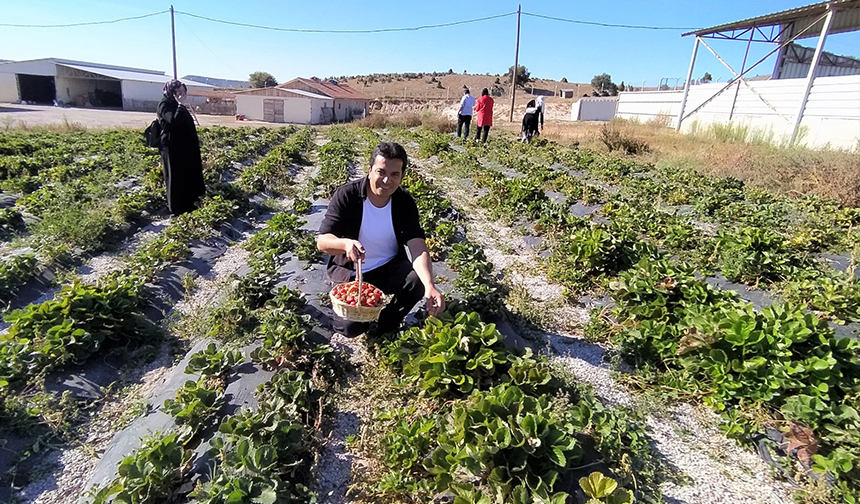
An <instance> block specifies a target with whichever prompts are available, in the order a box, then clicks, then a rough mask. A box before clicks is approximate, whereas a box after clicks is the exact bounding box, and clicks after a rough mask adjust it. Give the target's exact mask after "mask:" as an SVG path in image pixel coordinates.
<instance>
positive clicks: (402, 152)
mask: <svg viewBox="0 0 860 504" xmlns="http://www.w3.org/2000/svg"><path fill="white" fill-rule="evenodd" d="M376 156H382V157H383V158H385V159H389V160H390V159H399V160H401V161H403V171H404V172H406V167H407V166H408V165H409V158H408V157H407V156H406V149H404V148H403V146H402V145H400V144H399V143H397V142H381V143H380V144H379V145H377V146H376V147H375V148H374V149H373V152H371V153H370V166H373V162H374V161H376Z"/></svg>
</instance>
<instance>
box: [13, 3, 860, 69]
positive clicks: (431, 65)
mask: <svg viewBox="0 0 860 504" xmlns="http://www.w3.org/2000/svg"><path fill="white" fill-rule="evenodd" d="M3 3H4V4H5V5H3V6H2V12H3V19H2V22H3V23H20V24H51V23H74V22H82V21H93V20H107V19H114V18H119V17H126V16H135V15H141V14H146V13H149V12H154V11H158V10H161V9H166V8H168V7H169V5H170V4H169V3H167V2H160V1H159V2H152V1H147V2H127V1H119V0H116V1H114V0H76V1H75V2H68V1H61V0H28V1H17V0H3ZM804 3H805V2H804V1H803V0H757V1H755V2H750V1H748V0H721V1H719V2H716V1H709V2H694V1H690V0H687V1H679V0H678V1H670V0H652V1H651V2H642V1H638V0H637V1H629V0H616V1H615V2H593V1H592V2H584V1H577V2H571V1H569V0H568V1H561V0H558V1H555V0H541V1H529V2H526V3H523V11H528V12H534V13H538V14H544V15H549V16H556V17H564V18H573V19H581V20H589V21H598V22H606V23H620V24H639V25H658V26H679V27H688V26H689V27H706V26H713V25H717V24H721V23H725V22H731V21H737V20H740V19H744V18H747V17H752V16H757V15H761V14H766V13H770V12H776V11H779V10H784V9H789V8H793V7H797V6H800V5H802V4H804ZM174 6H175V8H176V9H177V10H182V11H187V12H192V13H195V14H200V15H204V16H208V17H213V18H220V19H228V20H231V21H237V22H244V23H253V24H263V25H269V26H281V27H291V28H320V29H365V28H390V27H403V26H415V25H421V24H434V23H445V22H450V21H457V20H462V19H470V18H476V17H484V16H490V15H494V14H501V13H505V12H511V11H515V10H516V8H517V4H516V3H514V2H499V1H494V2H483V3H474V2H462V1H454V0H434V1H430V2H428V1H424V2H419V1H414V2H403V1H402V0H398V1H395V0H372V1H349V0H323V1H316V2H307V1H302V2H296V1H275V0H265V1H257V2H236V1H229V2H221V1H202V0H176V1H175V2H174ZM477 6H480V8H476V7H477ZM176 31H177V34H176V42H177V52H178V55H177V59H178V66H179V74H180V75H185V74H198V75H207V76H213V77H224V78H239V79H245V78H247V75H248V74H249V73H250V72H252V71H255V70H265V71H268V72H271V73H272V74H274V75H275V76H276V77H277V78H278V79H279V80H281V81H285V80H288V79H291V78H292V77H295V76H297V75H302V76H312V75H315V76H320V77H323V76H329V75H334V76H337V75H354V74H366V73H374V72H410V71H411V72H427V71H447V70H448V69H449V68H453V69H454V70H455V71H457V72H461V71H463V70H467V71H468V72H469V73H491V74H495V73H502V72H504V71H506V69H507V68H509V67H510V66H511V65H512V64H513V50H514V45H515V33H516V18H515V17H513V16H512V17H505V18H501V19H495V20H490V21H485V22H482V23H476V24H469V25H461V26H455V27H448V28H440V29H434V30H426V31H418V32H404V33H384V34H360V35H333V34H325V35H323V34H294V33H279V32H270V31H262V30H255V29H251V28H243V27H236V26H227V25H222V24H215V23H211V22H209V21H205V20H201V19H195V18H189V17H187V16H182V15H177V16H176ZM680 34H681V32H680V31H645V30H629V29H618V28H602V27H594V26H583V25H574V24H569V23H560V22H556V21H550V20H544V19H538V18H533V17H526V16H523V19H522V35H521V45H520V64H523V65H526V66H527V67H528V68H529V70H530V71H531V72H532V75H535V76H539V77H546V78H554V79H560V78H562V77H567V79H568V80H570V81H571V82H588V81H590V80H591V77H593V76H594V75H595V74H599V73H603V72H606V73H609V74H610V75H612V77H613V80H614V81H616V82H620V81H622V80H624V81H626V82H628V83H636V84H639V83H641V82H642V81H647V82H648V85H655V84H656V83H657V81H658V80H659V79H660V78H663V77H671V78H673V79H674V78H676V77H681V78H683V77H684V76H685V75H686V70H687V65H688V64H689V59H690V53H691V50H692V45H693V41H692V39H691V38H690V37H685V38H682V37H681V36H680ZM816 40H817V39H806V40H804V41H802V43H803V44H804V45H810V46H814V44H815V42H816ZM712 47H714V48H715V49H716V50H717V51H718V52H720V53H721V54H722V55H723V56H724V58H725V59H727V61H728V62H729V63H730V64H731V65H732V66H733V67H735V68H736V69H738V68H739V67H740V64H741V61H742V59H743V54H744V50H745V49H746V44H744V43H742V42H726V41H720V42H716V41H715V42H714V43H713V44H712ZM771 48H772V46H770V45H768V44H753V47H752V50H751V52H750V56H749V59H750V63H752V62H754V61H756V60H757V59H759V58H760V57H761V56H764V55H765V54H766V53H767V52H769V51H770V50H771ZM825 49H826V50H828V51H832V52H835V53H837V54H845V55H853V56H860V54H858V52H860V32H854V33H848V34H840V35H835V36H831V37H829V38H828V40H827V45H826V47H825ZM49 56H55V57H61V58H69V59H78V60H84V61H93V62H101V63H113V64H121V65H128V66H137V67H143V68H152V69H157V70H164V71H168V72H169V71H170V69H171V67H172V63H171V47H170V18H169V15H168V14H162V15H159V16H155V17H150V18H146V19H140V20H133V21H127V22H123V23H118V24H113V25H100V26H87V27H75V28H62V29H57V28H55V29H35V28H6V27H0V59H13V60H22V59H34V58H42V57H49ZM772 69H773V58H771V60H769V61H767V62H765V63H763V64H762V65H761V66H759V67H758V68H757V69H756V70H755V71H753V74H761V73H765V74H767V73H770V72H771V71H772ZM706 71H708V72H710V73H711V74H713V76H714V77H715V78H717V77H721V78H722V79H723V80H726V79H727V78H728V77H730V73H729V72H728V70H725V69H724V67H723V66H722V65H721V64H720V63H719V62H718V61H717V60H716V59H715V58H713V56H711V55H710V53H708V52H707V51H704V50H702V51H700V53H699V60H698V61H697V65H696V71H695V76H696V77H700V76H701V75H702V74H704V72H706Z"/></svg>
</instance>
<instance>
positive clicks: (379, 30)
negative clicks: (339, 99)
mask: <svg viewBox="0 0 860 504" xmlns="http://www.w3.org/2000/svg"><path fill="white" fill-rule="evenodd" d="M175 12H176V14H181V15H184V16H190V17H194V18H198V19H205V20H206V21H211V22H213V23H221V24H227V25H233V26H244V27H246V28H258V29H261V30H271V31H280V32H291V33H341V34H345V33H390V32H404V31H418V30H427V29H430V28H444V27H447V26H457V25H462V24H468V23H478V22H481V21H489V20H491V19H498V18H503V17H507V16H513V15H515V14H516V12H508V13H505V14H497V15H495V16H487V17H482V18H476V19H467V20H464V21H453V22H451V23H440V24H432V25H421V26H411V27H408V28H376V29H370V30H319V29H306V28H277V27H274V26H263V25H255V24H250V23H239V22H236V21H225V20H223V19H215V18H210V17H206V16H201V15H199V14H192V13H190V12H185V11H175Z"/></svg>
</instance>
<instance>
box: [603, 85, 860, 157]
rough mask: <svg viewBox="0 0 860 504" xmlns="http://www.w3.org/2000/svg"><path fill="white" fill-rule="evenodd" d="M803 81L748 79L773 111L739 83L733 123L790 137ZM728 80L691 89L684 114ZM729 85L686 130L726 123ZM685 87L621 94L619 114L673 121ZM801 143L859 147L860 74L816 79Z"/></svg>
mask: <svg viewBox="0 0 860 504" xmlns="http://www.w3.org/2000/svg"><path fill="white" fill-rule="evenodd" d="M805 82H806V81H805V79H779V80H769V81H753V82H750V84H751V86H752V87H753V89H755V91H756V92H758V94H760V95H762V96H763V97H764V98H765V99H766V100H767V101H768V102H769V103H770V104H771V105H772V106H773V107H774V108H775V109H776V111H774V110H773V109H771V108H770V107H768V106H767V105H766V104H765V103H764V102H762V100H760V99H759V98H758V97H757V96H756V95H755V93H753V92H752V91H750V89H749V88H748V87H746V86H744V85H743V84H741V87H740V91H739V93H738V98H737V102H736V104H735V111H734V114H733V117H732V124H738V125H744V126H747V127H749V128H750V129H751V130H752V131H751V134H755V135H758V136H764V137H765V138H768V137H769V138H770V139H771V140H772V141H774V142H778V143H779V142H785V141H787V139H788V138H790V136H791V130H792V128H793V126H794V120H795V117H796V114H797V111H798V107H799V106H800V100H801V98H802V96H803V91H804V85H805ZM724 86H725V84H724V83H711V84H701V85H698V86H691V87H690V94H689V96H688V97H687V105H686V110H685V115H686V114H689V113H690V112H692V111H693V110H694V109H696V108H697V107H698V106H699V105H701V104H702V103H704V102H705V101H706V100H707V99H708V98H710V97H711V96H712V95H713V94H714V93H716V92H717V91H719V90H720V89H722V88H723V87H724ZM734 94H735V87H734V86H733V87H731V88H729V89H727V90H726V91H724V92H723V93H722V94H720V95H719V96H718V97H716V98H714V99H713V100H711V101H710V102H709V103H707V104H706V105H705V106H704V107H702V109H700V110H699V111H697V112H696V113H694V114H693V115H691V116H690V117H688V118H686V119H684V122H683V124H682V131H685V132H689V131H690V130H691V129H698V128H702V127H706V126H707V125H708V124H712V123H717V122H720V123H727V122H728V117H729V111H730V110H731V106H732V99H733V98H734ZM682 96H683V90H677V91H645V92H624V93H621V94H620V95H619V100H618V110H617V112H616V114H615V116H616V117H620V118H625V119H635V120H639V121H642V122H645V121H648V120H651V119H657V118H660V119H669V120H670V124H675V123H676V122H677V118H678V111H679V109H680V105H681V98H682ZM800 124H801V127H802V129H801V134H802V136H801V137H800V143H803V144H806V145H808V146H811V147H822V146H827V145H829V146H831V147H838V148H848V149H852V148H856V147H857V146H858V142H860V75H849V76H837V77H819V78H816V79H815V81H814V83H813V86H812V90H811V92H810V95H809V100H808V101H807V105H806V111H805V112H804V115H803V120H802V121H801V123H800Z"/></svg>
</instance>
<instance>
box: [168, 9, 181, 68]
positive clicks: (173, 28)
mask: <svg viewBox="0 0 860 504" xmlns="http://www.w3.org/2000/svg"><path fill="white" fill-rule="evenodd" d="M170 38H171V39H173V78H174V79H178V78H179V74H178V73H176V23H175V22H174V21H173V6H172V5H171V6H170Z"/></svg>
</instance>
